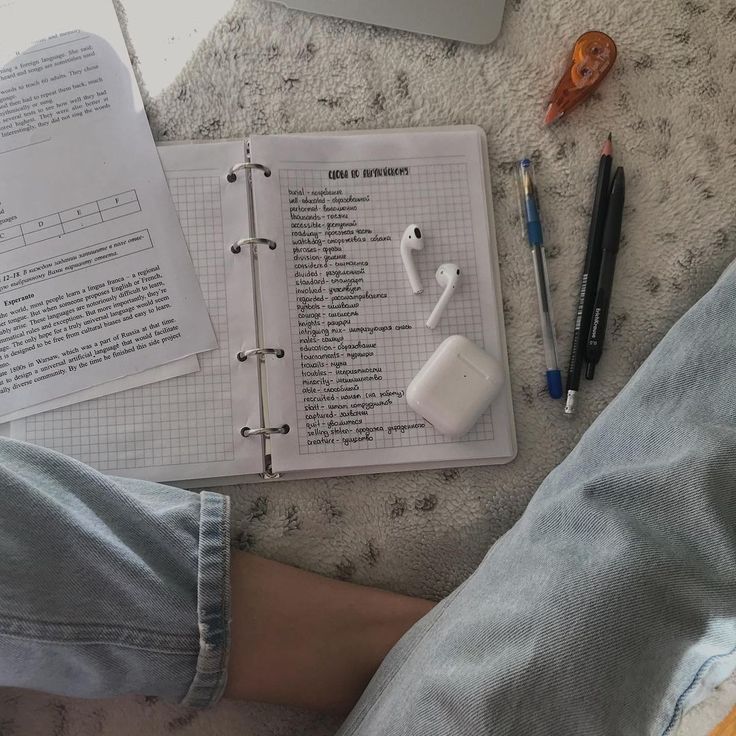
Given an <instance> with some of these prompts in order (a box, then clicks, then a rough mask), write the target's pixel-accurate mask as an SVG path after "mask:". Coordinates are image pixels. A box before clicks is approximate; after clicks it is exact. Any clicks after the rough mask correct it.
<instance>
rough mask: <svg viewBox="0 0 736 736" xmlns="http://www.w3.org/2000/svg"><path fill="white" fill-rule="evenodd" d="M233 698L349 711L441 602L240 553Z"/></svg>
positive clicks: (234, 570)
mask: <svg viewBox="0 0 736 736" xmlns="http://www.w3.org/2000/svg"><path fill="white" fill-rule="evenodd" d="M230 579H231V591H232V593H231V595H232V600H231V606H232V623H231V642H232V644H231V649H230V660H229V666H228V684H227V689H226V691H225V696H226V697H230V698H238V699H243V700H257V701H262V702H269V703H282V704H288V705H297V706H302V707H306V708H312V709H315V710H323V711H332V712H338V713H346V712H347V711H349V710H350V708H351V707H352V706H353V705H354V703H355V702H356V701H357V699H358V697H359V696H360V694H361V693H362V692H363V689H364V688H365V686H366V685H367V684H368V681H369V680H370V678H371V677H372V676H373V673H374V672H375V671H376V669H377V668H378V665H379V664H380V663H381V661H382V660H383V658H384V657H385V655H386V654H387V653H388V651H389V650H390V649H391V647H393V645H394V644H395V643H396V642H397V641H398V640H399V638H400V637H401V636H402V635H403V634H404V633H405V632H406V631H407V630H408V629H409V628H410V627H411V626H412V625H413V624H414V623H415V622H416V621H417V620H418V619H419V618H421V617H422V616H423V615H424V614H425V613H427V612H428V611H429V610H430V609H431V608H432V606H433V605H434V604H433V603H430V602H429V601H424V600H421V599H416V598H409V597H407V596H403V595H398V594H396V593H389V592H386V591H383V590H378V589H376V588H368V587H363V586H360V585H354V584H352V583H345V582H340V581H338V580H331V579H329V578H324V577H321V576H319V575H316V574H314V573H310V572H305V571H303V570H299V569H297V568H294V567H289V566H288V565H283V564H280V563H278V562H272V561H270V560H265V559H261V558H259V557H254V556H252V555H248V554H238V553H234V554H233V558H232V561H231V576H230Z"/></svg>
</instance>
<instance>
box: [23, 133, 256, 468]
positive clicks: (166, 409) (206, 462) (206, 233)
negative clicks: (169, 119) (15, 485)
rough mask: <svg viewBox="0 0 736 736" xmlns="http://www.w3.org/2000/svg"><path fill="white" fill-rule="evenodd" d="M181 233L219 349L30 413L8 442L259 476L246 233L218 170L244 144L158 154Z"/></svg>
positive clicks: (100, 459)
mask: <svg viewBox="0 0 736 736" xmlns="http://www.w3.org/2000/svg"><path fill="white" fill-rule="evenodd" d="M159 150H160V154H161V160H162V163H163V164H164V168H165V170H166V173H167V177H168V179H169V184H170V186H171V193H172V196H173V198H174V202H175V204H176V207H177V210H178V212H179V216H180V218H181V222H182V226H183V228H184V233H185V235H186V239H187V242H188V244H189V248H190V250H191V253H192V258H193V259H194V266H195V268H196V271H197V275H198V276H199V279H200V282H201V284H202V289H203V291H204V296H205V300H206V302H207V306H208V308H209V311H210V315H211V316H212V322H213V324H214V327H215V330H216V332H217V340H218V348H217V349H216V350H212V351H210V352H208V353H206V354H204V355H202V356H201V357H200V363H201V369H200V370H199V372H197V373H193V374H191V375H187V376H182V377H180V378H173V379H171V380H167V381H162V382H160V383H156V384H153V385H150V386H141V387H140V388H136V389H132V390H129V391H124V392H121V393H117V394H114V395H111V396H104V397H102V398H98V399H95V400H94V401H87V402H84V403H81V404H77V405H75V406H68V407H65V408H63V409H58V410H56V411H52V412H48V413H45V414H38V415H35V416H32V417H28V418H27V419H24V420H22V421H20V422H14V423H13V424H12V436H13V437H15V438H16V439H21V440H27V441H29V442H33V443H35V444H39V445H43V446H45V447H49V448H51V449H54V450H58V451H59V452H63V453H65V454H67V455H71V456H72V457H75V458H77V459H78V460H81V461H83V462H86V463H88V464H89V465H92V466H93V467H95V468H97V469H98V470H102V471H104V472H107V473H112V474H113V475H126V476H131V477H136V478H145V479H147V480H155V481H185V480H199V479H207V478H211V479H215V480H216V479H217V478H223V477H231V476H244V475H250V476H252V475H255V474H256V473H260V472H263V469H264V468H263V451H262V445H261V441H260V439H259V438H245V437H243V436H242V435H241V432H240V430H241V429H242V427H244V426H251V427H256V426H259V422H260V393H259V386H258V370H257V363H256V359H254V358H250V359H248V360H245V361H239V360H238V358H237V355H238V353H239V352H240V351H242V350H247V349H248V348H250V347H253V346H254V345H255V344H256V328H255V324H256V322H255V310H254V301H253V286H252V284H253V281H252V261H251V254H250V251H249V250H248V249H245V248H244V249H243V250H242V251H241V253H240V254H238V255H235V254H233V253H232V252H231V251H230V248H229V247H228V246H229V244H230V243H232V242H233V241H235V240H237V239H238V238H241V237H243V236H244V235H247V233H248V230H249V224H248V217H247V207H246V198H245V192H246V188H245V180H244V177H242V176H241V177H239V178H238V180H237V181H236V182H234V183H228V182H227V180H226V178H225V172H226V171H227V170H228V168H229V167H230V166H231V165H232V164H233V163H236V162H238V161H242V160H243V157H244V155H245V150H244V144H243V142H242V141H240V142H238V141H232V142H217V143H208V144H174V145H165V146H162V147H161V148H160V149H159Z"/></svg>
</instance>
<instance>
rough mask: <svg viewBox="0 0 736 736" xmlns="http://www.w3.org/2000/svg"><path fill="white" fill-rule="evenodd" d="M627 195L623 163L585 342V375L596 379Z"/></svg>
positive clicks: (613, 188)
mask: <svg viewBox="0 0 736 736" xmlns="http://www.w3.org/2000/svg"><path fill="white" fill-rule="evenodd" d="M625 199H626V177H625V176H624V170H623V169H622V168H621V167H620V166H619V167H618V169H616V174H615V175H614V177H613V184H612V185H611V198H610V201H609V203H608V216H607V217H606V227H605V228H604V230H603V254H602V257H601V271H600V275H599V276H598V289H597V290H596V294H595V303H594V305H593V317H592V319H591V321H590V332H589V334H588V342H587V344H586V346H585V360H586V362H587V366H586V369H585V377H586V378H587V379H588V380H592V379H593V377H594V376H595V367H596V365H597V364H598V361H599V360H600V359H601V355H602V353H603V341H604V340H605V338H606V322H607V321H608V309H609V307H610V305H611V289H612V288H613V274H614V272H615V270H616V256H617V255H618V246H619V243H620V242H621V221H622V219H623V215H624V200H625Z"/></svg>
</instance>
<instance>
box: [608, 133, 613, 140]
mask: <svg viewBox="0 0 736 736" xmlns="http://www.w3.org/2000/svg"><path fill="white" fill-rule="evenodd" d="M608 140H609V141H612V140H613V135H612V134H611V133H609V134H608Z"/></svg>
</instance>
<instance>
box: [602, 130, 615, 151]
mask: <svg viewBox="0 0 736 736" xmlns="http://www.w3.org/2000/svg"><path fill="white" fill-rule="evenodd" d="M601 155H602V156H613V143H612V142H611V134H610V133H609V134H608V138H606V142H605V143H604V144H603V152H602V153H601Z"/></svg>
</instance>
